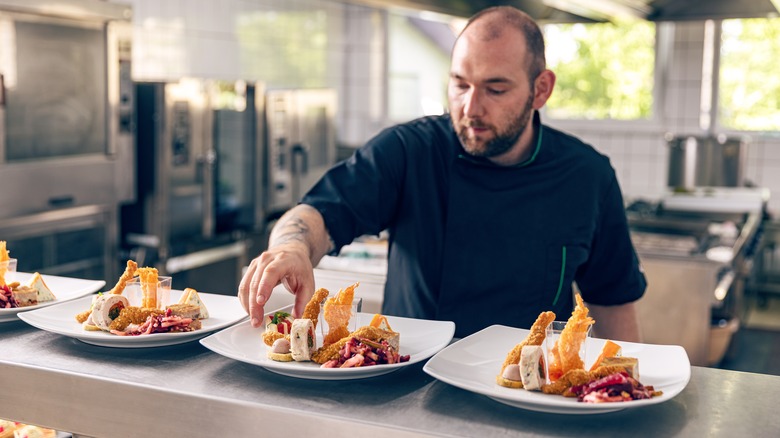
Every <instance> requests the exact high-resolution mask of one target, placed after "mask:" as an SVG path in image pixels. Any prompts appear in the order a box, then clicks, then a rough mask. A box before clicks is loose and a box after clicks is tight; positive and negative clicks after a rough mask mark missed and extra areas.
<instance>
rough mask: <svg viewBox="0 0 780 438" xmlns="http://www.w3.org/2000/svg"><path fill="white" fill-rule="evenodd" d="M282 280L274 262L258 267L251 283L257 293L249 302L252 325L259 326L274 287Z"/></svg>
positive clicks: (251, 288) (252, 288)
mask: <svg viewBox="0 0 780 438" xmlns="http://www.w3.org/2000/svg"><path fill="white" fill-rule="evenodd" d="M280 282H281V278H280V276H279V272H278V269H276V267H275V265H274V263H270V264H268V265H267V266H265V269H262V270H260V269H258V270H257V271H255V275H254V276H253V277H252V281H251V283H250V287H249V288H250V290H253V291H255V295H254V296H252V298H251V299H250V303H249V308H250V312H249V313H250V317H251V318H252V325H253V326H254V327H259V326H260V323H261V320H262V319H263V316H265V314H264V313H263V312H264V310H265V309H264V307H265V303H267V302H268V299H269V298H271V294H272V293H273V290H274V288H275V287H276V285H278V284H279V283H280Z"/></svg>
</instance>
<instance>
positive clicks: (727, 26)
mask: <svg viewBox="0 0 780 438" xmlns="http://www.w3.org/2000/svg"><path fill="white" fill-rule="evenodd" d="M778 59H780V18H772V19H760V18H756V19H742V20H724V21H723V25H722V33H721V48H720V77H719V86H718V96H719V99H718V100H719V101H718V118H719V124H720V125H721V126H722V127H724V128H729V129H735V130H750V131H780V74H779V73H778V69H777V68H778V67H777V60H778Z"/></svg>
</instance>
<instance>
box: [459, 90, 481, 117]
mask: <svg viewBox="0 0 780 438" xmlns="http://www.w3.org/2000/svg"><path fill="white" fill-rule="evenodd" d="M484 111H485V108H484V107H483V105H482V96H481V95H480V92H479V90H477V89H471V90H469V92H468V93H467V94H466V97H465V99H464V101H463V114H464V115H465V116H466V117H479V116H482V115H483V113H484Z"/></svg>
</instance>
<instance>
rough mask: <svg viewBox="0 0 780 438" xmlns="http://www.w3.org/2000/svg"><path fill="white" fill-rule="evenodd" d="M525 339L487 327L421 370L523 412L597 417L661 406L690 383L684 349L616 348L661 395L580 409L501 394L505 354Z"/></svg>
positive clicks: (590, 349)
mask: <svg viewBox="0 0 780 438" xmlns="http://www.w3.org/2000/svg"><path fill="white" fill-rule="evenodd" d="M527 335H528V330H525V329H517V328H512V327H506V326H502V325H493V326H490V327H488V328H486V329H484V330H481V331H479V332H477V333H474V334H473V335H471V336H468V337H466V338H463V339H461V340H460V341H458V342H456V343H454V344H452V345H450V346H449V347H447V348H445V349H443V350H441V351H440V352H438V353H437V354H436V355H435V356H434V357H432V358H431V360H429V361H428V363H426V364H425V366H424V367H423V371H425V372H426V373H428V374H430V375H431V376H433V377H435V378H437V379H439V380H441V381H442V382H446V383H449V384H450V385H453V386H457V387H458V388H461V389H465V390H467V391H472V392H475V393H477V394H482V395H485V396H488V397H490V398H492V399H494V400H496V401H498V402H501V403H504V404H507V405H510V406H515V407H519V408H523V409H528V410H532V411H540V412H550V413H560V414H597V413H604V412H611V411H619V410H622V409H629V408H638V407H642V406H648V405H653V404H656V403H663V402H665V401H667V400H669V399H671V398H672V397H674V396H676V395H677V394H679V393H680V392H681V391H682V390H683V389H684V388H685V386H686V385H687V384H688V381H689V380H690V378H691V364H690V361H689V360H688V355H687V354H686V353H685V349H683V348H682V347H680V346H677V345H650V344H638V343H632V342H622V341H618V342H617V343H618V344H620V346H621V347H623V352H622V354H623V356H627V357H635V358H637V359H639V381H640V382H642V384H644V385H652V386H653V388H654V389H655V390H656V391H663V394H662V395H661V396H658V397H653V398H651V399H648V400H633V401H629V402H615V403H582V402H578V401H577V399H576V398H569V397H563V396H560V395H550V394H544V393H542V392H539V391H526V390H525V389H514V388H506V387H503V386H501V385H499V384H497V383H496V375H498V373H499V372H500V371H501V365H502V364H503V363H504V359H505V358H506V355H507V353H509V351H510V350H511V349H512V348H513V347H514V346H515V345H517V344H518V343H519V342H521V341H522V340H523V339H525V337H526V336H527ZM587 342H588V345H587V349H586V351H587V356H586V358H585V364H586V366H587V367H590V364H591V363H593V362H594V361H595V360H596V357H598V355H599V353H601V349H602V347H603V346H604V342H605V341H604V340H603V339H597V338H588V340H587Z"/></svg>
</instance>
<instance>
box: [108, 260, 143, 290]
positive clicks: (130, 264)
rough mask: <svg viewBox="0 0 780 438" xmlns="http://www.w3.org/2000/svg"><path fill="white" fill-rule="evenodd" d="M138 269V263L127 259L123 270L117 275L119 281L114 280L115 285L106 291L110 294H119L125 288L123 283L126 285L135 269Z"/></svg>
mask: <svg viewBox="0 0 780 438" xmlns="http://www.w3.org/2000/svg"><path fill="white" fill-rule="evenodd" d="M136 270H138V263H136V262H134V261H132V260H128V261H127V266H126V267H125V272H123V273H122V276H121V277H119V281H117V282H116V285H115V286H114V288H113V289H111V290H110V291H109V292H108V293H112V294H121V293H122V292H124V290H125V285H127V282H129V281H130V280H132V279H133V277H135V271H136Z"/></svg>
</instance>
